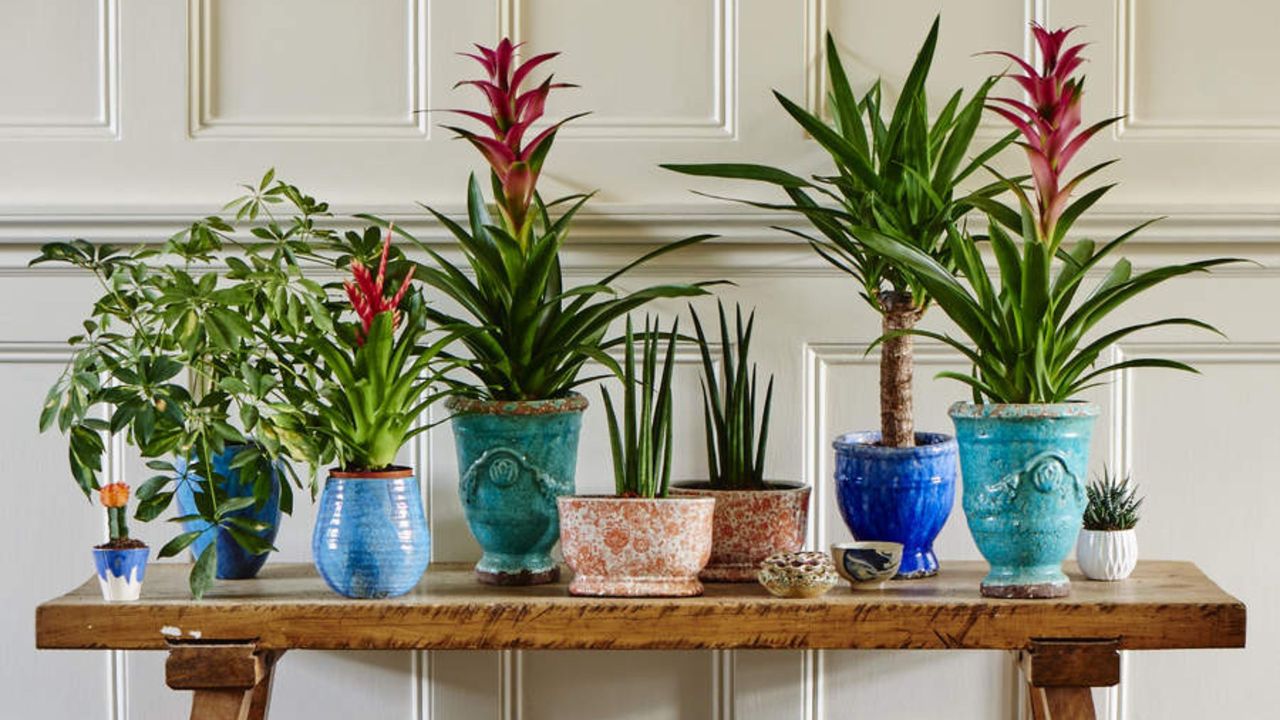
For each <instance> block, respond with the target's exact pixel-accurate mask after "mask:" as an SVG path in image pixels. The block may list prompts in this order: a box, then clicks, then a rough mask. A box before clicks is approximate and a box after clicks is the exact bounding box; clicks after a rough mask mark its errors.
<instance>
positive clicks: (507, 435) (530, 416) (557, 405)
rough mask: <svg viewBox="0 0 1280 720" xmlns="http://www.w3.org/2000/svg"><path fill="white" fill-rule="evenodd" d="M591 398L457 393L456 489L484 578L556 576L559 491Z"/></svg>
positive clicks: (565, 485) (568, 478) (524, 580)
mask: <svg viewBox="0 0 1280 720" xmlns="http://www.w3.org/2000/svg"><path fill="white" fill-rule="evenodd" d="M586 407H587V400H586V398H584V397H582V396H581V395H578V394H573V395H571V396H569V397H567V398H564V399H560V400H538V401H528V402H496V401H478V400H471V399H466V398H452V399H450V400H449V402H448V408H449V410H450V411H452V412H453V413H454V415H453V419H452V421H451V423H452V426H453V435H454V439H455V440H456V445H457V452H458V469H459V470H458V471H459V476H460V484H459V488H458V494H459V497H460V498H461V501H462V509H463V511H464V512H465V514H466V517H467V525H468V526H469V527H470V528H471V534H472V535H473V536H475V539H476V541H477V542H479V543H480V547H481V548H482V549H483V550H484V555H483V556H482V557H481V558H480V562H478V563H476V576H477V578H479V579H480V581H481V582H487V583H492V584H497V585H532V584H537V583H546V582H554V581H555V580H556V579H558V578H559V576H560V570H559V567H558V566H557V565H556V562H555V561H554V560H553V559H552V558H551V548H552V547H553V546H554V545H555V544H556V540H557V539H558V538H559V536H560V527H559V515H558V513H557V511H556V498H557V497H559V496H561V495H572V494H573V491H574V482H573V481H574V471H575V470H576V468H577V464H578V433H579V430H580V429H581V427H582V411H583V410H585V409H586Z"/></svg>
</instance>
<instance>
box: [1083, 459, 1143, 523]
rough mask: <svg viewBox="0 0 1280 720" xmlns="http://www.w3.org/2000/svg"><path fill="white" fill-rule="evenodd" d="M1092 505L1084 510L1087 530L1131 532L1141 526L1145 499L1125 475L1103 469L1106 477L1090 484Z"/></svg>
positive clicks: (1089, 490) (1090, 501)
mask: <svg viewBox="0 0 1280 720" xmlns="http://www.w3.org/2000/svg"><path fill="white" fill-rule="evenodd" d="M1088 493H1089V504H1088V506H1086V507H1085V510H1084V529H1085V530H1104V531H1105V530H1129V529H1131V528H1133V526H1134V525H1137V524H1138V508H1140V507H1142V500H1143V499H1142V498H1140V497H1138V487H1137V486H1136V485H1134V484H1133V483H1132V482H1131V478H1130V477H1129V476H1128V475H1125V476H1124V477H1123V478H1120V477H1118V476H1116V475H1113V474H1111V472H1110V471H1108V470H1106V469H1103V471H1102V477H1100V478H1097V479H1095V480H1094V481H1093V482H1091V483H1089V487H1088Z"/></svg>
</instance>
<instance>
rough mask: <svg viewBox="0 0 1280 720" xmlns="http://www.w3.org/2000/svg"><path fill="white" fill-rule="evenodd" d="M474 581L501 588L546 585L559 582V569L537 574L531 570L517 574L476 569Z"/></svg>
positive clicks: (542, 571)
mask: <svg viewBox="0 0 1280 720" xmlns="http://www.w3.org/2000/svg"><path fill="white" fill-rule="evenodd" d="M476 580H478V581H480V582H481V583H482V584H484V585H501V586H503V587H518V586H521V585H546V584H549V583H555V582H560V567H559V566H558V565H557V566H556V567H553V568H551V569H550V570H541V571H538V572H534V571H531V570H521V571H519V572H489V571H486V570H481V569H479V568H477V569H476Z"/></svg>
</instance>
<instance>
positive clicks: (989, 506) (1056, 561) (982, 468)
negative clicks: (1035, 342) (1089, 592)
mask: <svg viewBox="0 0 1280 720" xmlns="http://www.w3.org/2000/svg"><path fill="white" fill-rule="evenodd" d="M1098 412H1099V409H1098V406H1097V405H1090V404H1085V403H1062V404H1056V405H976V404H973V403H956V404H955V405H952V406H951V411H950V414H951V419H952V421H953V422H955V426H956V438H957V440H959V443H960V470H961V475H962V476H963V478H964V494H963V505H964V514H965V517H966V518H967V519H968V521H969V531H970V533H972V534H973V539H974V542H975V543H977V545H978V550H979V551H980V552H981V553H982V556H983V557H984V558H986V559H987V562H988V563H990V565H991V572H990V573H988V574H987V576H986V578H984V579H983V581H982V594H983V595H986V596H988V597H1003V598H1053V597H1064V596H1066V595H1067V594H1068V593H1069V592H1070V591H1071V582H1070V581H1069V580H1068V579H1067V576H1066V575H1065V574H1064V573H1063V572H1062V562H1063V560H1065V559H1066V558H1067V555H1068V554H1069V553H1070V552H1071V547H1072V545H1073V544H1074V543H1075V541H1076V536H1077V535H1078V534H1079V532H1080V524H1081V518H1082V517H1083V515H1084V508H1085V502H1086V497H1085V486H1084V478H1085V473H1086V471H1087V468H1088V465H1089V442H1090V439H1091V437H1092V434H1093V424H1094V421H1095V420H1097V417H1098Z"/></svg>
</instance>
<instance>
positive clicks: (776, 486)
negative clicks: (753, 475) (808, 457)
mask: <svg viewBox="0 0 1280 720" xmlns="http://www.w3.org/2000/svg"><path fill="white" fill-rule="evenodd" d="M764 484H765V486H764V487H763V488H759V489H752V488H714V487H711V481H710V480H675V481H672V483H671V485H670V489H671V490H696V491H699V492H710V493H744V494H751V495H755V494H757V493H791V492H797V491H800V490H811V489H812V488H813V486H812V485H808V484H806V483H805V482H804V481H803V480H765V481H764Z"/></svg>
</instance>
